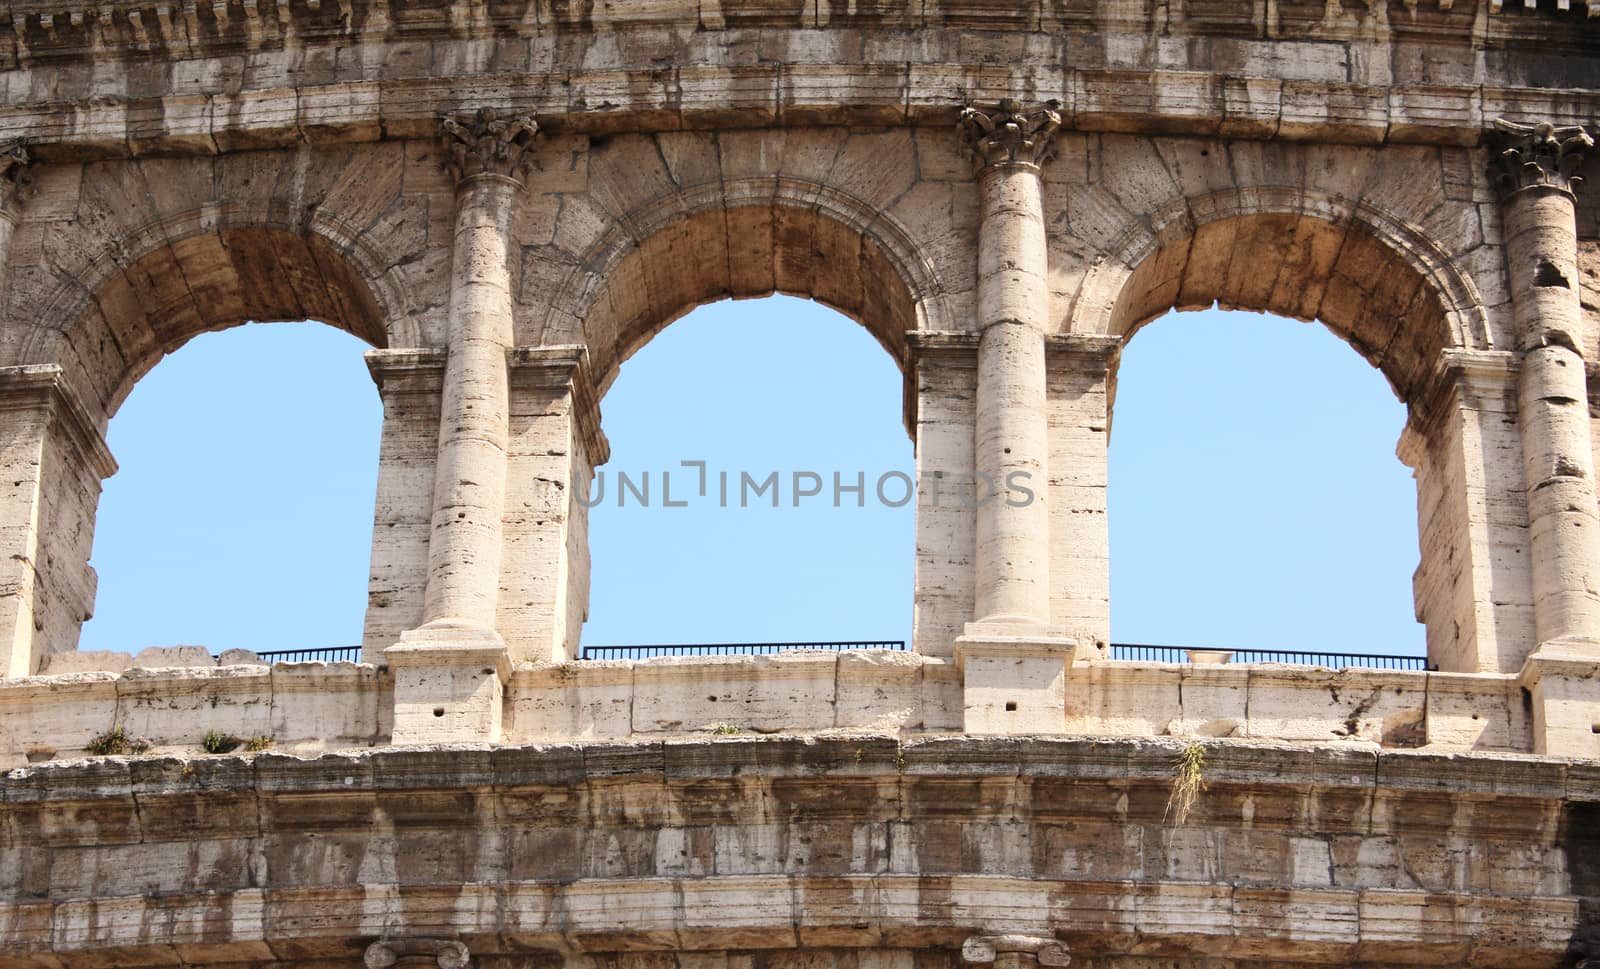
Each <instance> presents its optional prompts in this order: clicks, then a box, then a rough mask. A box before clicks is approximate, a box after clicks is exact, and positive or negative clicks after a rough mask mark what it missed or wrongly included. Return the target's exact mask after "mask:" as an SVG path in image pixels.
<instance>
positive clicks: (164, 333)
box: [18, 210, 420, 420]
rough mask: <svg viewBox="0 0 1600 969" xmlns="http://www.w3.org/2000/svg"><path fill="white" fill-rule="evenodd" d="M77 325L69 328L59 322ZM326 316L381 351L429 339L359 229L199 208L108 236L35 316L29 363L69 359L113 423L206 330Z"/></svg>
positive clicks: (26, 352) (90, 403)
mask: <svg viewBox="0 0 1600 969" xmlns="http://www.w3.org/2000/svg"><path fill="white" fill-rule="evenodd" d="M60 320H66V321H69V322H67V323H66V325H65V326H62V325H61V324H59V323H53V322H52V321H60ZM302 320H317V321H320V322H324V323H326V324H328V325H330V326H334V327H336V328H338V329H341V330H344V331H346V332H348V333H350V334H352V335H354V336H356V337H358V338H360V339H362V340H364V341H366V342H367V343H368V344H370V345H372V346H373V347H379V348H383V347H390V346H413V345H419V344H420V333H419V331H418V327H417V325H416V321H415V320H414V319H413V317H412V314H411V313H410V312H409V309H408V299H407V297H406V293H405V291H404V287H403V286H402V285H401V284H400V282H399V280H398V278H397V276H396V274H395V273H394V272H392V271H391V270H390V269H388V268H387V267H386V266H385V265H384V263H383V261H382V259H381V258H380V256H379V254H378V253H377V252H376V251H375V250H374V249H373V248H372V247H371V246H370V245H369V244H368V243H367V242H366V240H364V239H363V238H362V237H361V236H360V235H359V234H358V233H356V232H354V231H353V230H351V229H350V228H349V227H348V226H346V225H344V224H343V223H342V222H340V221H338V220H337V219H336V218H334V217H331V216H328V215H326V214H324V213H323V212H320V211H319V212H317V213H316V214H314V215H313V216H312V217H311V221H310V225H309V226H307V227H296V226H293V225H291V224H289V223H287V222H284V221H275V220H269V219H260V218H256V217H254V216H253V215H252V214H250V213H244V212H237V211H229V210H224V211H222V212H220V213H219V212H216V211H209V210H196V211H191V212H187V213H183V214H181V215H178V216H174V217H172V218H169V219H165V220H162V221H161V222H158V223H154V224H152V225H148V226H145V227H144V228H143V229H141V230H140V231H139V232H138V233H136V234H134V235H133V236H131V237H125V238H121V239H117V240H114V241H112V242H108V243H107V245H106V247H105V248H104V249H103V250H102V251H100V252H98V253H94V254H90V255H89V257H87V258H86V260H85V262H84V264H83V265H82V266H81V267H79V268H78V270H77V271H76V272H75V273H73V274H72V275H70V276H68V277H66V278H64V279H63V280H62V282H61V283H60V284H59V285H58V286H57V287H56V288H55V290H54V291H53V292H52V293H51V295H50V297H49V298H48V299H47V300H45V301H44V304H43V308H42V309H41V310H39V311H38V312H36V313H32V314H30V318H29V319H27V320H26V321H24V322H25V324H26V327H27V335H26V337H25V339H24V342H23V345H22V348H21V352H20V360H19V361H18V362H22V363H56V364H60V365H61V366H62V367H63V369H64V371H65V375H66V379H67V380H68V381H69V382H70V383H71V384H72V385H74V386H75V387H76V388H77V389H78V391H79V392H80V394H81V395H82V396H83V397H84V403H85V405H86V407H89V408H90V409H91V410H92V409H93V408H94V407H95V406H96V405H97V406H98V407H99V409H100V411H101V415H100V416H102V419H103V420H104V419H109V418H110V416H111V415H112V414H114V413H115V412H116V410H117V408H118V406H120V404H121V403H122V401H123V400H124V399H125V398H126V397H127V395H128V393H129V391H131V390H132V388H133V386H134V384H135V383H137V382H138V380H139V378H140V377H142V376H143V375H144V374H146V373H148V372H149V370H150V369H151V368H152V367H154V366H155V365H156V363H158V362H159V361H160V360H161V358H162V357H163V356H164V355H166V354H168V353H171V352H172V351H174V350H176V349H178V348H179V347H181V346H182V345H183V344H184V343H185V342H187V341H188V340H189V339H191V338H192V337H194V336H197V335H199V334H201V333H206V332H211V331H215V330H222V329H227V328H229V327H233V326H238V325H241V324H243V323H250V322H259V323H270V322H296V321H302Z"/></svg>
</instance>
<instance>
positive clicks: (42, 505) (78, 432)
mask: <svg viewBox="0 0 1600 969" xmlns="http://www.w3.org/2000/svg"><path fill="white" fill-rule="evenodd" d="M116 470H117V465H116V461H115V460H113V459H112V457H111V452H110V451H109V450H107V449H106V445H105V440H104V438H102V437H101V434H100V431H99V427H98V425H97V424H96V423H95V422H94V421H93V420H91V419H90V417H89V416H88V414H87V413H86V412H85V411H84V409H83V408H82V406H81V405H79V403H78V401H77V399H76V398H75V397H74V396H73V394H72V391H71V389H70V387H69V386H68V384H67V383H66V381H65V380H64V379H63V377H62V372H61V368H60V367H58V366H55V365H53V364H42V365H31V366H18V367H4V368H0V481H3V483H4V484H3V489H0V675H3V676H28V675H31V674H33V673H37V672H38V671H39V668H40V666H41V664H42V663H43V661H44V658H45V657H46V656H48V655H50V654H51V653H59V652H67V651H70V650H74V649H76V648H77V644H78V632H79V629H80V628H81V627H82V625H83V622H84V621H85V620H86V619H88V618H89V617H90V615H91V614H92V612H93V609H94V597H95V588H96V581H95V573H94V569H93V568H91V567H90V566H89V553H90V551H91V549H92V546H93V540H94V513H95V508H96V506H97V505H98V504H99V500H100V483H101V481H102V480H103V479H105V478H108V477H110V476H111V475H112V474H115V473H116Z"/></svg>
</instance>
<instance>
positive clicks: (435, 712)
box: [433, 707, 444, 717]
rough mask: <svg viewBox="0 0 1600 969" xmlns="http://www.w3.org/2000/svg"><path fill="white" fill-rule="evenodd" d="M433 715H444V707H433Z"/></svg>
mask: <svg viewBox="0 0 1600 969" xmlns="http://www.w3.org/2000/svg"><path fill="white" fill-rule="evenodd" d="M433 715H434V716H436V717H442V716H444V707H434V708H433Z"/></svg>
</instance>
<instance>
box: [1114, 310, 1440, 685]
mask: <svg viewBox="0 0 1600 969" xmlns="http://www.w3.org/2000/svg"><path fill="white" fill-rule="evenodd" d="M1405 421H1406V409H1405V407H1404V406H1403V405H1402V404H1400V403H1399V402H1398V401H1397V400H1396V399H1395V398H1394V396H1393V394H1391V393H1390V392H1389V388H1388V387H1387V386H1386V385H1385V382H1384V379H1383V376H1382V375H1381V374H1380V373H1378V372H1377V371H1376V370H1374V369H1373V368H1371V367H1370V366H1368V365H1367V364H1365V363H1364V362H1363V361H1362V360H1360V359H1359V358H1358V357H1356V356H1355V355H1354V354H1352V353H1350V352H1349V348H1348V347H1346V346H1343V345H1341V342H1340V341H1339V339H1338V338H1337V337H1336V336H1334V335H1333V334H1332V333H1330V332H1328V331H1327V330H1326V329H1325V328H1323V327H1320V326H1306V325H1303V324H1297V323H1295V322H1293V321H1290V320H1285V319H1281V318H1274V317H1270V316H1264V315H1260V314H1255V313H1240V312H1228V311H1223V310H1217V309H1212V310H1206V311H1202V312H1199V313H1184V314H1178V313H1173V314H1169V315H1168V316H1165V317H1163V318H1161V319H1160V320H1157V321H1156V322H1155V323H1153V324H1151V325H1150V326H1148V327H1146V328H1144V329H1142V330H1140V331H1139V333H1138V335H1137V337H1136V338H1135V339H1133V340H1132V341H1131V342H1130V343H1129V344H1128V346H1127V347H1126V348H1125V349H1124V351H1123V354H1122V358H1121V362H1120V365H1119V366H1118V369H1117V401H1116V410H1115V420H1114V430H1113V433H1112V435H1111V441H1110V449H1109V468H1108V472H1109V493H1108V506H1109V513H1110V514H1109V518H1110V529H1111V603H1112V611H1111V619H1112V626H1111V631H1112V638H1113V640H1114V641H1116V642H1118V643H1127V644H1152V645H1176V646H1185V647H1209V648H1216V649H1254V650H1290V651H1305V652H1317V653H1367V654H1371V653H1378V654H1389V655H1421V654H1422V653H1423V650H1424V643H1423V636H1422V629H1421V627H1419V626H1418V625H1417V624H1416V620H1415V611H1414V606H1413V603H1412V595H1411V577H1412V573H1413V571H1414V570H1415V568H1416V565H1417V559H1418V546H1417V530H1416V523H1415V516H1416V489H1415V485H1414V484H1413V482H1412V480H1411V470H1410V469H1409V468H1407V467H1405V466H1404V465H1403V464H1402V463H1401V462H1400V461H1399V459H1398V458H1396V457H1395V452H1394V442H1395V439H1396V436H1397V435H1398V434H1399V432H1400V430H1401V428H1402V427H1404V425H1405Z"/></svg>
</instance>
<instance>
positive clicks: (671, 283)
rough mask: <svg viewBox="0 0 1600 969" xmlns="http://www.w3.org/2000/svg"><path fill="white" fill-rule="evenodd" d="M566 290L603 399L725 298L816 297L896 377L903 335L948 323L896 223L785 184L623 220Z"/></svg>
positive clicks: (935, 287) (853, 203)
mask: <svg viewBox="0 0 1600 969" xmlns="http://www.w3.org/2000/svg"><path fill="white" fill-rule="evenodd" d="M563 291H564V292H566V293H568V294H569V297H568V299H569V306H568V308H567V312H568V313H569V314H570V316H571V318H573V319H577V320H580V321H582V323H581V326H582V329H583V339H584V342H585V343H586V344H587V346H588V348H589V353H590V361H591V365H592V366H593V368H594V369H593V373H594V379H595V383H596V385H597V387H598V389H599V390H600V392H601V393H602V394H603V393H604V392H605V390H606V388H607V387H609V386H610V384H611V382H612V381H613V380H615V379H616V374H617V368H618V367H619V366H621V364H622V363H623V361H625V360H626V359H627V358H628V357H629V356H631V355H632V354H633V353H635V352H637V351H638V349H639V348H640V347H642V346H644V345H645V344H646V343H647V342H649V340H650V338H651V337H653V336H654V335H655V334H656V333H659V332H660V331H661V330H662V329H664V328H665V327H666V326H667V325H668V324H670V323H672V322H673V321H674V320H676V319H678V318H680V317H682V316H683V315H685V314H686V313H688V312H690V311H691V310H693V309H695V308H696V307H699V306H703V305H705V304H708V303H714V302H717V301H718V300H722V299H728V298H734V299H753V298H759V297H763V296H770V295H773V294H774V293H780V294H783V295H786V296H799V297H804V298H809V299H813V300H815V301H817V302H819V303H821V304H823V305H825V306H827V307H829V308H831V309H834V310H837V311H838V312H840V313H842V314H844V315H845V316H847V317H849V318H850V319H852V320H854V321H856V322H857V323H859V324H861V325H862V326H863V327H865V328H866V329H867V331H868V332H869V333H871V334H872V336H873V338H874V339H876V340H877V341H878V343H879V344H880V345H881V346H882V347H883V348H884V350H885V351H887V352H888V353H889V355H890V356H891V357H893V358H894V360H895V362H896V364H897V365H898V366H899V367H900V370H901V372H902V373H905V372H907V370H908V367H909V362H910V347H909V344H908V341H907V336H906V334H907V333H908V332H909V331H912V330H918V329H932V330H938V329H946V328H948V327H949V326H950V322H949V321H948V320H946V319H945V318H944V317H945V311H944V300H943V299H942V297H943V296H944V295H945V290H944V287H943V286H942V284H941V282H940V280H939V278H938V274H937V272H936V271H935V269H934V267H933V264H932V262H931V261H930V260H929V259H928V258H927V256H926V255H925V254H924V253H923V252H922V250H921V248H920V247H919V246H918V244H917V243H916V241H915V240H913V239H912V238H911V236H910V234H909V233H908V232H906V230H905V229H904V228H903V227H901V226H900V225H898V224H897V223H896V222H895V221H894V220H892V219H891V218H890V217H889V216H887V215H886V214H884V213H883V212H881V211H879V210H877V209H875V208H873V207H872V206H870V205H868V204H867V203H866V202H863V201H862V200H860V199H857V198H855V197H854V196H852V195H850V194H848V193H846V192H842V191H840V190H838V189H836V188H832V187H829V186H825V185H820V184H816V183H812V182H804V181H798V180H795V179H788V178H770V179H744V180H735V181H729V182H727V183H722V184H717V185H710V186H701V187H698V188H695V189H690V190H686V191H683V192H679V193H674V194H672V195H668V196H664V197H662V198H659V199H656V200H655V201H653V202H651V203H648V204H646V205H644V206H641V207H639V208H638V209H636V210H634V211H631V212H629V213H627V214H625V215H623V216H622V217H620V218H618V219H617V220H616V222H615V223H614V224H613V226H612V227H611V228H610V229H609V230H608V231H607V232H606V233H605V234H604V235H603V236H602V237H601V238H600V239H599V240H598V241H597V243H596V244H595V245H594V246H592V247H591V248H590V250H589V251H588V252H587V253H586V254H585V255H584V257H583V259H582V260H581V262H580V265H579V267H578V268H577V269H575V270H574V272H573V274H572V276H571V277H569V279H568V282H567V285H566V286H565V287H563Z"/></svg>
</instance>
